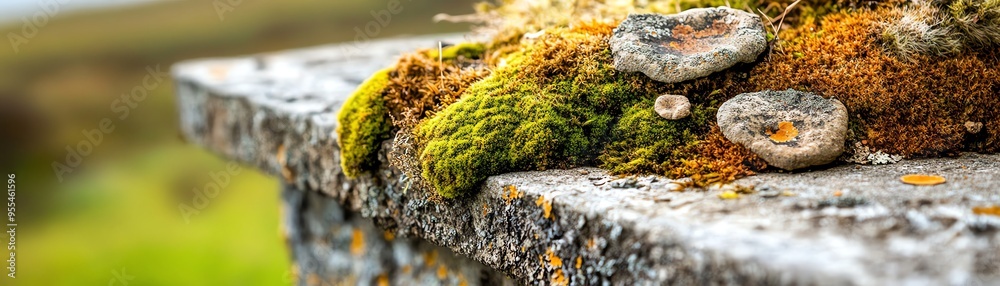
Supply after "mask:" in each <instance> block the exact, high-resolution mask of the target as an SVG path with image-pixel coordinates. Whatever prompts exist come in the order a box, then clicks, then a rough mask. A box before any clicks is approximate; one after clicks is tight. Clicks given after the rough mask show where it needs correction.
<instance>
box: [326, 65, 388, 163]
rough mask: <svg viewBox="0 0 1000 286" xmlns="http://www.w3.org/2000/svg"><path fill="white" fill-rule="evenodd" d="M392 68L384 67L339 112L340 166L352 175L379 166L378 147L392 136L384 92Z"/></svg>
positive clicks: (363, 84) (338, 141)
mask: <svg viewBox="0 0 1000 286" xmlns="http://www.w3.org/2000/svg"><path fill="white" fill-rule="evenodd" d="M390 71H391V69H384V70H381V71H379V72H377V73H375V74H374V75H372V76H371V77H370V78H368V80H366V81H365V82H364V83H362V84H361V86H360V87H358V89H357V90H356V91H355V92H354V94H352V95H351V97H349V98H348V99H347V102H345V103H344V106H343V107H342V108H341V109H340V113H339V114H338V115H337V123H338V124H337V131H336V132H337V145H338V146H339V147H340V151H341V152H340V166H341V168H342V169H343V170H344V174H345V175H347V176H348V177H357V176H358V175H360V174H361V173H363V172H364V171H365V170H370V169H372V168H375V167H376V166H377V165H378V157H377V156H378V148H379V144H380V143H381V142H382V140H386V139H389V135H390V134H389V131H390V128H391V127H392V125H391V123H390V119H389V112H388V111H389V110H388V109H387V107H386V103H385V98H384V97H383V94H382V93H383V91H384V89H385V87H386V86H387V85H388V84H389V72H390Z"/></svg>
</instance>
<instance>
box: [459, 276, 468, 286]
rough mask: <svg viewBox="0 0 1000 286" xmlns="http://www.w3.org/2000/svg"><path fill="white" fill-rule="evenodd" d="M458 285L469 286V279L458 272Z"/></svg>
mask: <svg viewBox="0 0 1000 286" xmlns="http://www.w3.org/2000/svg"><path fill="white" fill-rule="evenodd" d="M458 286H469V281H467V280H465V275H462V274H461V273H459V274H458Z"/></svg>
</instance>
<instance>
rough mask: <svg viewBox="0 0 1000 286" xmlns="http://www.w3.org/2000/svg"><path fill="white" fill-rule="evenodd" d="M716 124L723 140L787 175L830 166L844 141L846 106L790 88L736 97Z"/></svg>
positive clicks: (723, 110) (723, 109)
mask: <svg viewBox="0 0 1000 286" xmlns="http://www.w3.org/2000/svg"><path fill="white" fill-rule="evenodd" d="M716 119H718V124H719V128H720V129H721V130H722V134H723V135H725V136H726V139H729V140H730V141H732V142H735V143H737V144H740V145H743V146H744V147H746V148H747V149H750V151H751V152H753V153H754V154H757V156H760V158H761V159H764V161H767V163H768V164H770V165H772V166H775V167H778V168H782V169H785V170H795V169H801V168H805V167H809V166H816V165H823V164H828V163H830V162H833V161H834V160H836V159H837V157H839V156H840V154H841V153H843V152H844V141H845V140H846V138H847V119H848V115H847V108H846V107H844V104H842V103H840V101H838V100H836V99H825V98H823V97H821V96H818V95H815V94H812V93H808V92H801V91H796V90H791V89H789V90H786V91H770V90H769V91H762V92H755V93H744V94H740V95H737V96H736V97H733V98H732V99H730V100H729V101H726V102H725V103H723V104H722V106H721V107H719V111H718V113H717V114H716Z"/></svg>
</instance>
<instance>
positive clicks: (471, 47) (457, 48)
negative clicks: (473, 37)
mask: <svg viewBox="0 0 1000 286" xmlns="http://www.w3.org/2000/svg"><path fill="white" fill-rule="evenodd" d="M485 52H486V45H483V44H482V43H459V44H457V45H452V46H447V47H444V48H442V49H441V50H440V51H439V50H438V49H431V50H428V51H427V57H428V58H431V59H438V57H439V56H440V58H441V59H443V60H446V61H450V60H456V59H459V58H464V59H470V60H471V59H481V58H482V57H483V53H485Z"/></svg>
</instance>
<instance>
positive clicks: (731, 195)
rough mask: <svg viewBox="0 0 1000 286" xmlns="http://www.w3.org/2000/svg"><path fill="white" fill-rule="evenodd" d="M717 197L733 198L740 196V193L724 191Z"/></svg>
mask: <svg viewBox="0 0 1000 286" xmlns="http://www.w3.org/2000/svg"><path fill="white" fill-rule="evenodd" d="M719 198H720V199H723V200H735V199H738V198H740V194H739V193H737V192H734V191H725V192H722V193H721V194H719Z"/></svg>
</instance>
